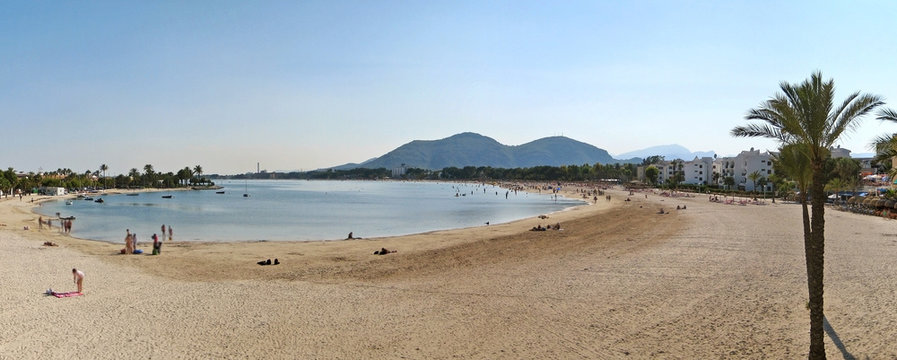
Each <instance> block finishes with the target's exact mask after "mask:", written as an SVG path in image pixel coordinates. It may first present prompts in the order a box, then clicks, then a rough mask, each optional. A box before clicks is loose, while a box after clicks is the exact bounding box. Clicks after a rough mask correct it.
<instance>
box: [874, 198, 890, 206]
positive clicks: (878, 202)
mask: <svg viewBox="0 0 897 360" xmlns="http://www.w3.org/2000/svg"><path fill="white" fill-rule="evenodd" d="M887 202H888V201H887V200H885V199H881V198H880V199H878V200H877V201H876V202H875V206H877V207H882V206H885V204H886V203H887Z"/></svg>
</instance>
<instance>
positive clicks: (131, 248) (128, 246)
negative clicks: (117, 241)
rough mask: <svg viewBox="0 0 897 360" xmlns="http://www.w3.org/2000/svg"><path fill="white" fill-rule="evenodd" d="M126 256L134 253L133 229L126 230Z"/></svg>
mask: <svg viewBox="0 0 897 360" xmlns="http://www.w3.org/2000/svg"><path fill="white" fill-rule="evenodd" d="M125 233H127V235H125V254H130V253H132V252H133V251H134V245H133V244H132V243H131V229H125Z"/></svg>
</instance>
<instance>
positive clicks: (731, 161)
mask: <svg viewBox="0 0 897 360" xmlns="http://www.w3.org/2000/svg"><path fill="white" fill-rule="evenodd" d="M677 163H678V164H679V165H678V166H677V165H676V164H677ZM654 166H655V167H657V169H658V170H660V171H659V173H658V175H657V181H658V183H664V182H666V181H667V180H668V179H670V178H671V177H672V176H673V174H675V173H676V170H677V169H674V167H680V168H681V170H682V174H683V175H684V180H683V181H682V182H683V183H685V184H694V185H712V184H713V181H714V176H713V174H714V173H716V174H719V175H718V176H717V177H716V181H717V183H716V185H720V186H722V185H724V184H725V182H724V179H725V178H726V177H728V176H731V177H732V178H734V179H735V186H736V187H737V188H741V189H744V190H746V191H753V190H754V183H753V181H751V180H750V179H749V178H748V175H750V174H751V173H753V172H754V171H757V172H759V173H760V175H761V176H762V177H764V178H769V175H772V174H774V173H775V172H774V170H773V169H772V154H770V153H769V152H768V151H767V152H760V150H754V149H753V148H751V149H750V150H747V151H742V152H741V153H740V154H738V156H735V157H725V158H711V157H703V158H697V157H696V158H695V159H694V160H692V161H664V162H662V163H659V164H654ZM639 178H640V180H642V181H644V180H645V178H644V169H643V168H641V167H640V169H639ZM767 186H769V185H767ZM758 190H759V189H758ZM767 190H770V189H769V188H767Z"/></svg>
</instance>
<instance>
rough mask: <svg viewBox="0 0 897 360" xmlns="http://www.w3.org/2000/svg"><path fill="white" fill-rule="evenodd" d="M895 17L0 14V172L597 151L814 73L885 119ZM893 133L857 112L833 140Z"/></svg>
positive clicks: (261, 8)
mask: <svg viewBox="0 0 897 360" xmlns="http://www.w3.org/2000/svg"><path fill="white" fill-rule="evenodd" d="M895 13H897V2H893V1H879V2H864V1H850V2H837V3H826V2H820V1H807V2H799V1H785V2H782V1H754V0H752V1H682V2H676V1H608V2H575V1H563V2H544V1H538V2H527V1H507V2H505V1H470V2H466V1H445V2H440V1H357V2H356V1H286V2H272V1H186V2H183V1H171V2H169V1H147V2H135V1H110V2H103V1H84V2H57V1H16V2H12V1H4V2H2V3H0V133H2V135H0V139H2V144H3V145H2V149H3V150H2V152H0V167H2V168H6V167H9V166H11V167H14V168H16V169H20V170H25V171H37V170H38V169H40V168H43V169H44V170H55V169H56V168H60V167H67V168H72V169H73V170H75V171H78V172H83V171H84V170H88V169H90V170H95V169H97V168H98V167H99V166H100V164H103V163H105V164H107V165H109V167H110V173H113V174H118V173H126V172H127V171H128V170H129V169H130V168H138V169H142V168H143V165H145V164H152V165H153V166H154V167H155V169H156V170H157V171H176V170H177V169H180V168H183V167H184V166H191V167H192V166H193V165H197V164H199V165H202V166H203V168H204V170H205V172H207V173H240V172H246V171H251V170H255V165H256V162H261V166H262V168H263V169H268V170H292V169H304V170H309V169H315V168H320V167H329V166H334V165H339V164H343V163H347V162H361V161H364V160H367V159H369V158H372V157H376V156H380V155H383V154H384V153H386V152H388V151H390V150H392V149H394V148H396V147H398V146H400V145H402V144H404V143H407V142H409V141H411V140H416V139H424V140H433V139H441V138H445V137H448V136H451V135H453V134H456V133H459V132H465V131H472V132H477V133H480V134H482V135H486V136H489V137H492V138H494V139H496V140H497V141H499V142H501V143H503V144H507V145H519V144H523V143H526V142H529V141H532V140H535V139H538V138H541V137H545V136H552V135H564V136H567V137H570V138H573V139H576V140H579V141H583V142H586V143H589V144H592V145H595V146H598V147H600V148H603V149H605V150H607V151H608V152H610V153H611V154H612V155H616V154H620V153H624V152H628V151H633V150H638V149H642V148H646V147H650V146H654V145H663V144H671V143H678V144H681V145H683V146H685V147H687V148H689V149H691V150H692V151H709V150H714V151H716V152H717V153H718V154H720V155H722V156H726V155H734V154H737V153H738V152H739V151H741V150H744V149H747V148H750V147H757V148H761V149H774V148H775V145H774V144H773V143H772V142H770V141H767V140H761V139H734V138H732V137H731V136H729V130H731V129H732V127H734V126H736V125H740V124H744V123H746V121H745V120H744V114H745V113H746V112H747V110H748V109H750V108H752V107H756V106H757V105H759V104H760V103H761V102H763V101H764V100H766V99H768V98H769V97H770V96H772V95H774V94H775V93H776V92H777V91H778V88H779V87H778V86H779V82H780V81H788V82H793V83H796V82H800V81H803V80H804V79H806V78H807V77H809V76H810V74H811V73H812V72H813V71H816V70H821V71H822V72H823V75H824V76H825V77H826V78H833V79H834V80H835V84H836V86H837V87H838V93H837V96H838V99H839V100H840V99H843V98H844V97H845V96H846V95H847V94H849V93H851V92H854V91H857V90H859V91H863V92H867V93H872V94H877V95H881V96H883V97H885V98H886V100H890V101H891V103H889V106H891V107H897V23H895V22H894V19H895V17H894V14H895ZM894 131H897V127H895V126H893V125H891V124H883V123H880V122H879V121H877V120H874V119H873V118H872V117H869V118H867V119H866V120H865V121H864V122H863V125H862V126H861V127H860V129H859V130H858V131H857V132H854V133H852V134H851V136H850V137H849V138H847V139H845V140H844V141H843V142H842V144H841V145H842V146H843V147H847V148H849V149H851V150H853V151H854V152H869V150H868V144H869V143H870V142H871V141H872V139H873V138H874V137H875V136H877V135H879V134H883V133H886V132H894Z"/></svg>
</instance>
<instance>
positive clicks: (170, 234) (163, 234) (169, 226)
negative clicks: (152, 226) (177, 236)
mask: <svg viewBox="0 0 897 360" xmlns="http://www.w3.org/2000/svg"><path fill="white" fill-rule="evenodd" d="M162 236H165V233H164V232H163V233H162ZM172 236H174V229H172V228H171V225H168V241H171V237H172Z"/></svg>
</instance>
